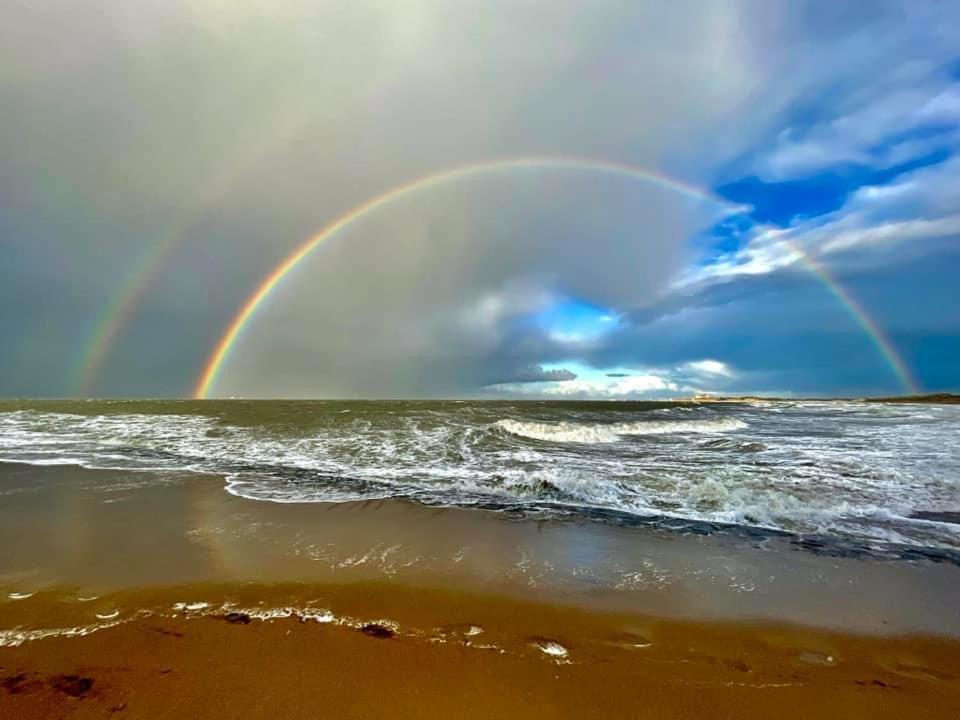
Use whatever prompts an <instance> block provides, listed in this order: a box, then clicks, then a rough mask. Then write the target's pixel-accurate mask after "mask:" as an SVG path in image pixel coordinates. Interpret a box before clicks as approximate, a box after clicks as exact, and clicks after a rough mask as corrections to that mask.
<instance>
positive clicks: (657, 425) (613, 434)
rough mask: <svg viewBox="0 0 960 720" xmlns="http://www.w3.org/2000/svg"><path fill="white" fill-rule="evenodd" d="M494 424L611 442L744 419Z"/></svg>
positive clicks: (571, 439) (729, 426)
mask: <svg viewBox="0 0 960 720" xmlns="http://www.w3.org/2000/svg"><path fill="white" fill-rule="evenodd" d="M497 426H498V427H500V428H503V429H504V430H506V431H507V432H508V433H511V434H513V435H519V436H520V437H525V438H530V439H532V440H542V441H544V442H561V443H610V442H617V441H618V440H622V439H623V438H624V436H629V435H669V434H675V433H676V434H680V433H684V434H691V433H722V432H732V431H734V430H744V429H746V428H747V423H745V422H744V421H743V420H737V419H736V418H715V419H707V420H647V421H643V422H629V423H611V424H590V425H587V424H579V423H569V422H557V423H542V422H524V421H520V420H500V421H498V422H497Z"/></svg>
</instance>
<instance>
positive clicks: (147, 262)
mask: <svg viewBox="0 0 960 720" xmlns="http://www.w3.org/2000/svg"><path fill="white" fill-rule="evenodd" d="M543 170H568V171H569V170H572V171H581V172H591V173H599V174H605V175H611V176H619V177H622V178H626V179H631V180H635V181H637V182H643V183H648V184H651V185H654V186H657V187H660V188H664V189H667V190H670V191H672V192H676V193H679V194H681V195H684V196H687V197H690V198H692V199H695V200H698V201H704V202H709V203H711V204H714V205H716V206H718V207H720V208H722V209H724V210H725V211H726V212H728V213H731V214H735V213H737V212H739V211H740V210H741V209H740V208H738V207H737V206H735V205H733V204H731V203H729V202H728V201H726V200H724V199H723V198H720V197H718V196H716V195H714V194H713V193H711V192H709V191H707V190H704V189H702V188H699V187H696V186H695V185H691V184H689V183H685V182H682V181H680V180H676V179H674V178H671V177H669V176H667V175H664V174H661V173H657V172H653V171H650V170H646V169H643V168H639V167H635V166H632V165H627V164H624V163H616V162H609V161H604V160H595V159H591V158H580V157H562V156H546V157H512V158H506V159H498V160H491V161H486V162H480V163H473V164H469V165H463V166H459V167H455V168H452V169H447V170H442V171H440V172H436V173H432V174H430V175H426V176H424V177H420V178H417V179H414V180H411V181H410V182H407V183H405V184H403V185H399V186H397V187H394V188H392V189H389V190H387V191H385V192H383V193H381V194H379V195H376V196H374V197H372V198H370V199H368V200H366V201H365V202H363V203H362V204H360V205H358V206H356V207H354V208H353V209H351V210H349V211H347V212H346V213H344V214H343V215H340V216H339V217H338V218H336V219H335V220H333V222H331V223H330V224H329V225H327V226H326V227H324V228H323V229H321V230H320V231H319V232H318V233H317V234H315V235H313V236H312V237H310V238H309V239H307V240H306V241H305V242H304V243H302V244H301V245H300V246H299V247H297V248H296V249H295V250H294V251H293V252H292V253H290V254H289V255H288V256H287V257H286V258H285V259H284V260H283V261H282V262H281V263H280V264H279V265H277V266H276V267H275V268H274V269H273V270H272V271H271V272H270V273H269V274H268V275H267V276H266V277H264V278H263V280H262V281H261V282H260V284H259V285H258V286H257V287H256V288H255V290H254V291H253V293H252V294H251V295H250V296H249V297H248V298H247V300H246V301H245V302H244V303H243V305H242V306H241V307H240V309H239V311H238V312H237V313H236V314H235V315H234V317H233V319H232V320H231V321H230V323H229V325H228V326H227V327H226V329H225V330H224V332H223V334H222V336H221V337H220V340H219V342H218V343H217V344H216V346H215V347H214V348H213V351H212V352H211V353H210V355H209V357H208V358H207V361H206V362H205V364H204V369H203V372H202V373H201V375H200V377H199V378H198V379H197V381H196V385H195V388H194V391H193V396H194V397H195V398H206V397H208V396H209V395H210V394H211V392H212V391H213V389H214V387H215V385H216V382H217V378H218V377H219V375H220V373H221V371H222V370H223V367H224V365H225V363H226V362H227V360H228V359H229V356H230V354H231V352H232V351H233V349H234V347H235V346H236V344H237V343H238V342H239V340H240V338H241V336H242V335H243V331H244V329H245V328H246V326H247V325H248V324H249V323H250V321H251V320H252V319H253V317H254V315H255V314H256V312H257V310H258V309H259V308H260V307H261V306H262V305H263V303H264V302H265V301H266V300H267V298H268V297H269V296H270V294H271V293H272V292H273V290H274V289H275V288H276V287H277V286H278V285H279V284H280V283H281V282H282V281H283V279H284V278H285V277H286V276H287V275H288V274H289V273H291V272H292V271H293V270H294V268H296V267H297V265H299V263H300V262H301V261H302V260H303V259H304V258H306V257H307V256H308V255H309V254H310V253H311V252H313V250H314V249H316V248H317V247H318V246H320V245H322V244H323V243H325V242H326V241H327V240H330V239H331V238H333V237H334V236H336V235H337V234H338V233H340V232H341V231H342V230H344V229H345V228H346V227H347V226H349V225H351V224H352V223H354V222H356V221H358V220H360V219H361V218H363V217H365V216H367V215H369V214H371V213H374V212H377V211H379V210H381V209H384V208H386V207H388V206H389V205H391V204H392V203H395V202H397V201H399V200H401V199H402V198H405V197H408V196H410V195H413V194H416V193H420V192H425V191H428V190H431V189H433V188H437V187H439V186H442V185H446V184H448V183H452V182H456V181H459V180H463V179H466V178H470V177H475V176H479V175H487V174H496V173H508V172H518V171H543ZM181 236H182V228H181V227H178V228H177V231H176V232H173V233H171V238H173V239H172V240H169V241H168V242H161V243H159V244H157V245H155V246H154V247H153V248H152V249H151V250H149V251H148V252H147V254H146V255H145V256H144V257H143V259H142V260H141V261H140V263H138V265H137V267H136V268H135V270H134V272H133V273H132V274H131V276H130V279H129V280H128V281H127V283H126V284H125V285H124V286H123V290H122V292H120V293H119V294H118V295H117V297H116V299H115V300H114V301H113V302H111V303H110V305H109V306H108V310H107V312H106V313H105V314H104V316H103V318H102V319H101V320H100V321H99V322H98V323H97V324H96V325H95V331H94V333H93V334H92V336H91V338H90V339H89V341H88V343H87V344H86V345H85V351H84V353H83V362H82V363H81V364H80V369H79V372H78V374H77V381H78V383H77V386H78V390H80V391H81V393H83V392H84V391H85V390H86V389H87V388H89V387H90V386H91V384H92V382H93V379H94V377H95V375H96V373H97V371H98V369H99V368H100V367H101V366H102V363H103V360H104V358H105V357H106V356H107V355H108V353H109V351H110V349H111V347H112V346H113V344H114V343H115V341H116V339H117V338H118V337H119V336H120V335H121V333H122V331H123V328H124V327H125V326H126V325H127V324H128V323H129V321H130V319H131V318H132V317H133V315H134V312H135V310H136V308H137V306H138V305H139V304H140V302H141V301H142V299H143V297H144V295H145V292H146V289H147V287H148V285H149V284H150V282H151V281H152V279H153V278H154V276H155V275H156V273H157V270H158V269H159V268H160V267H161V266H162V265H163V264H164V263H165V261H166V260H167V258H169V257H170V255H171V251H172V249H173V248H174V247H175V246H176V245H177V244H178V242H176V241H177V240H178V238H179V237H181ZM783 242H785V243H786V244H787V245H788V246H789V247H790V248H791V249H792V250H793V251H794V252H795V253H796V255H797V257H799V259H800V261H801V262H802V263H803V265H805V266H806V268H807V269H808V270H809V271H810V272H811V273H812V274H813V275H814V276H816V277H817V278H818V279H819V280H820V281H821V282H822V283H823V284H824V286H825V287H826V288H827V289H828V290H829V291H830V293H831V294H832V295H833V296H834V297H835V298H836V299H837V300H838V301H839V302H840V304H841V305H842V306H843V307H844V308H845V309H846V311H847V312H848V313H849V314H850V316H851V317H852V318H853V319H854V320H855V321H856V323H857V324H858V326H859V327H860V328H862V330H863V332H864V334H865V335H866V336H867V337H868V338H869V339H870V341H871V343H872V344H873V345H874V346H875V347H876V349H877V351H878V352H879V354H880V356H881V357H882V358H883V360H884V362H885V364H886V365H887V366H888V367H889V368H890V370H891V372H892V373H893V374H894V375H895V376H896V378H897V381H898V382H899V383H900V385H901V387H902V388H903V389H904V390H905V391H906V392H908V393H916V392H917V391H918V386H917V383H916V381H915V380H914V379H913V377H912V375H911V373H910V371H909V369H908V368H907V366H906V364H905V363H904V361H903V359H902V358H901V357H900V355H899V353H898V352H897V350H896V348H895V347H894V346H893V344H892V343H891V341H890V339H889V338H888V337H887V336H886V335H885V334H884V332H883V330H882V329H881V328H880V327H879V326H878V325H877V323H876V322H875V321H874V320H873V318H871V317H870V316H869V315H868V314H867V312H866V311H865V310H864V308H863V307H862V306H861V305H860V304H859V303H858V302H857V300H856V299H855V298H853V297H852V296H851V295H850V293H849V292H848V291H847V290H846V289H845V288H844V287H842V286H841V285H840V284H839V283H838V282H837V280H836V279H835V278H834V277H833V276H832V275H831V274H830V273H829V272H828V271H827V269H826V268H825V267H824V266H823V265H822V264H821V263H819V262H818V261H817V260H816V259H815V258H813V257H812V256H811V255H810V254H809V253H807V252H805V251H804V250H803V249H802V248H800V247H799V246H798V245H796V244H795V243H792V242H790V241H789V240H783Z"/></svg>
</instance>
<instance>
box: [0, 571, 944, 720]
mask: <svg viewBox="0 0 960 720" xmlns="http://www.w3.org/2000/svg"><path fill="white" fill-rule="evenodd" d="M211 592H221V593H222V592H225V593H226V594H227V595H231V593H232V597H233V599H234V603H235V604H234V605H233V606H231V607H232V608H233V609H230V610H228V609H223V608H212V609H208V610H204V611H201V610H195V611H193V612H190V611H174V610H173V609H172V608H171V609H169V610H168V612H167V613H164V614H160V613H158V614H157V615H153V616H150V617H141V618H139V619H134V620H130V621H128V622H125V623H123V624H120V625H117V626H114V627H110V628H106V629H103V630H99V631H97V632H94V633H92V634H89V635H86V636H84V637H72V638H68V637H59V638H57V637H54V638H47V639H43V640H35V641H32V642H25V643H24V644H22V645H20V646H18V647H3V648H0V667H2V670H0V676H2V677H0V715H2V716H3V717H11V718H12V717H16V718H25V719H30V718H41V717H67V716H69V717H76V718H88V717H90V718H94V717H107V716H111V717H129V718H166V717H170V718H183V717H191V718H222V717H231V718H248V717H249V718H252V717H267V716H273V717H283V718H315V717H431V718H432V717H613V716H618V717H651V718H690V717H738V718H769V717H773V716H776V717H782V718H794V717H796V718H800V717H803V718H809V717H846V718H860V717H864V718H865V717H870V718H894V717H920V716H922V717H927V718H941V717H942V718H953V717H956V710H957V708H958V707H960V679H958V676H960V643H958V642H957V641H956V640H952V639H947V638H935V637H929V636H926V637H923V636H914V637H897V638H880V637H869V636H855V635H850V634H842V633H830V632H825V631H812V630H809V629H803V628H797V627H789V626H784V625H777V624H770V623H764V624H757V623H703V622H695V621H677V620H673V621H667V620H663V619H654V618H643V617H638V616H632V615H624V614H610V613H597V612H585V611H582V610H577V609H574V608H569V607H563V606H557V605H541V604H533V603H525V602H522V601H516V600H507V599H504V598H503V597H499V596H483V595H477V594H469V595H467V594H462V593H454V592H444V591H424V590H419V589H407V588H401V587H398V586H392V585H390V586H385V585H383V584H361V585H349V586H341V587H317V586H313V587H304V586H299V587H293V588H280V587H270V588H264V587H259V586H235V587H233V588H226V587H220V588H216V589H213V588H206V589H204V588H196V587H182V588H175V589H168V590H166V591H164V593H162V594H163V595H166V597H167V599H170V598H173V597H176V596H179V597H186V598H191V597H202V596H204V594H205V593H206V594H208V595H209V594H210V593H211ZM129 600H130V598H127V601H129ZM141 600H146V599H145V598H141ZM157 600H159V596H158V595H155V596H153V597H152V598H151V600H150V602H156V601H157ZM296 600H298V601H299V603H300V605H299V607H300V610H299V612H300V613H301V614H302V615H303V616H304V617H301V616H297V615H293V616H290V617H278V618H274V619H267V620H263V619H258V618H257V617H256V616H255V614H256V612H257V611H258V610H259V611H260V612H263V611H264V610H265V609H266V608H268V607H269V608H276V607H278V606H279V605H281V604H284V603H289V602H291V601H296ZM31 601H33V598H31V599H28V600H24V601H21V602H24V603H28V602H31ZM261 603H262V604H261ZM307 603H312V604H309V605H308V604H307ZM145 604H148V603H145ZM251 613H252V614H253V616H252V617H251Z"/></svg>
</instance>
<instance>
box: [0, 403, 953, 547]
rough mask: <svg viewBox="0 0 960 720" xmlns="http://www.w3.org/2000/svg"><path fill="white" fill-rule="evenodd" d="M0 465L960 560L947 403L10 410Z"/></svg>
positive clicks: (268, 495) (261, 495)
mask: <svg viewBox="0 0 960 720" xmlns="http://www.w3.org/2000/svg"><path fill="white" fill-rule="evenodd" d="M0 460H2V461H7V462H20V463H32V464H38V465H53V464H57V465H79V466H83V467H90V468H110V469H122V470H129V471H131V478H134V479H135V481H136V482H139V483H150V482H156V481H157V479H158V478H162V477H163V476H165V475H168V474H170V473H176V474H178V475H182V474H191V473H203V474H216V475H221V476H222V477H223V478H224V489H225V491H226V492H229V493H232V494H234V495H238V496H242V497H244V498H248V499H251V500H257V501H263V502H274V503H342V502H349V501H361V500H371V499H383V498H405V499H408V500H411V501H414V502H419V503H423V504H426V505H444V506H471V507H479V508H483V509H485V510H487V511H494V512H504V513H512V514H518V515H522V516H527V515H534V516H536V517H563V518H578V517H582V518H585V519H590V520H595V521H600V522H612V523H619V524H638V525H641V524H642V525H654V526H656V527H658V528H662V529H664V530H665V531H667V532H681V533H682V532H694V533H702V532H732V533H742V534H744V535H746V536H748V537H750V538H752V539H757V538H763V537H764V536H765V535H788V536H795V537H796V538H797V540H798V542H799V543H800V544H801V545H803V546H805V547H808V548H811V549H814V550H817V551H830V550H831V549H832V548H843V549H844V551H861V552H868V553H879V554H881V555H884V554H885V555H890V556H895V557H896V556H899V557H915V556H917V555H920V556H923V555H926V556H928V557H933V558H935V559H949V560H953V561H954V562H956V561H957V558H960V515H958V514H960V407H958V406H937V405H900V404H896V405H894V404H889V405H888V404H874V403H858V402H795V403H785V402H783V403H755V404H738V403H737V404H735V403H729V404H728V403H717V404H701V405H691V404H671V403H569V402H566V403H558V402H542V403H540V402H473V401H444V402H434V401H423V402H411V401H390V402H372V401H371V402H348V401H328V402H324V401H302V402H292V401H291V402H285V401H211V402H190V401H56V402H54V401H44V402H41V401H6V402H3V403H0Z"/></svg>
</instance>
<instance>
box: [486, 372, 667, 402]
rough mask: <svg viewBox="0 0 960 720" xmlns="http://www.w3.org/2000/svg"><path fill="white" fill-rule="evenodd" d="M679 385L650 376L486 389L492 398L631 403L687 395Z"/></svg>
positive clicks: (651, 374)
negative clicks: (502, 396)
mask: <svg viewBox="0 0 960 720" xmlns="http://www.w3.org/2000/svg"><path fill="white" fill-rule="evenodd" d="M684 390H685V389H684V388H682V387H681V386H680V385H678V384H677V383H675V382H673V381H671V380H670V379H669V378H667V377H665V376H663V375H659V374H654V373H648V374H643V375H631V376H630V377H628V378H624V379H620V380H618V381H616V382H609V381H603V380H571V381H567V382H562V383H560V382H551V383H542V384H541V383H535V384H527V383H508V384H497V385H492V386H490V387H488V388H487V391H488V392H489V393H492V394H495V395H496V394H503V395H519V396H524V395H526V396H531V397H540V398H547V399H550V398H553V399H565V400H597V399H606V400H629V399H649V398H657V397H665V396H668V395H670V394H673V395H676V394H678V393H681V392H684Z"/></svg>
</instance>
